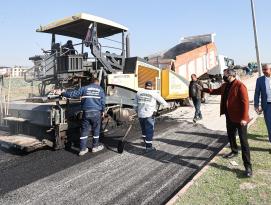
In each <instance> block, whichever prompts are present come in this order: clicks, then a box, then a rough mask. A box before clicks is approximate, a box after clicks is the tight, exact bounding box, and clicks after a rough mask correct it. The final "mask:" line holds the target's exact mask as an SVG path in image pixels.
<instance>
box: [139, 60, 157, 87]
mask: <svg viewBox="0 0 271 205" xmlns="http://www.w3.org/2000/svg"><path fill="white" fill-rule="evenodd" d="M156 78H159V71H158V70H155V69H152V68H148V67H145V66H141V65H139V66H138V87H139V88H144V87H145V82H147V81H152V83H153V87H154V88H156Z"/></svg>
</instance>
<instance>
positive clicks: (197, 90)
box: [189, 74, 203, 122]
mask: <svg viewBox="0 0 271 205" xmlns="http://www.w3.org/2000/svg"><path fill="white" fill-rule="evenodd" d="M202 90H203V83H202V82H201V81H200V80H199V79H198V78H197V76H196V74H192V75H191V81H190V84H189V98H190V99H192V101H193V104H194V107H195V115H194V118H193V122H197V121H198V120H201V119H202V114H201V111H200V106H201V99H202V96H203V92H202Z"/></svg>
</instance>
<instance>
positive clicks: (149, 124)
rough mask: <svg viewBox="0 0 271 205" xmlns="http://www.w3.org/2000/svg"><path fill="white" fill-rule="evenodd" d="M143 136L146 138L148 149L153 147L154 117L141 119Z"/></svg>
mask: <svg viewBox="0 0 271 205" xmlns="http://www.w3.org/2000/svg"><path fill="white" fill-rule="evenodd" d="M139 123H140V126H141V131H142V136H146V139H145V143H146V147H148V148H149V147H152V139H153V133H154V117H146V118H139Z"/></svg>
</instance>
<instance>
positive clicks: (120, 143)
mask: <svg viewBox="0 0 271 205" xmlns="http://www.w3.org/2000/svg"><path fill="white" fill-rule="evenodd" d="M132 127H133V124H130V125H129V127H128V129H127V130H126V132H125V135H124V137H123V138H122V140H121V141H119V143H118V153H120V154H121V153H123V150H124V145H125V138H126V137H127V136H128V134H129V133H130V131H131V129H132Z"/></svg>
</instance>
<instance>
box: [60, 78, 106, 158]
mask: <svg viewBox="0 0 271 205" xmlns="http://www.w3.org/2000/svg"><path fill="white" fill-rule="evenodd" d="M61 95H62V96H64V97H67V98H79V97H81V108H82V110H83V117H82V123H81V137H80V152H79V156H82V155H85V154H86V153H87V152H88V148H87V139H88V135H89V128H90V126H91V128H92V135H93V142H92V152H98V151H100V150H102V149H103V148H104V146H103V145H102V144H100V143H99V135H100V128H101V120H102V117H103V116H104V108H105V94H104V90H103V89H102V87H101V86H100V85H99V80H98V79H96V78H95V79H93V80H92V83H91V84H90V85H87V86H84V87H81V88H80V89H78V90H74V91H71V92H62V93H61Z"/></svg>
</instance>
